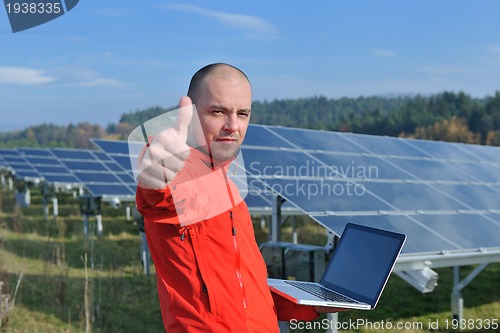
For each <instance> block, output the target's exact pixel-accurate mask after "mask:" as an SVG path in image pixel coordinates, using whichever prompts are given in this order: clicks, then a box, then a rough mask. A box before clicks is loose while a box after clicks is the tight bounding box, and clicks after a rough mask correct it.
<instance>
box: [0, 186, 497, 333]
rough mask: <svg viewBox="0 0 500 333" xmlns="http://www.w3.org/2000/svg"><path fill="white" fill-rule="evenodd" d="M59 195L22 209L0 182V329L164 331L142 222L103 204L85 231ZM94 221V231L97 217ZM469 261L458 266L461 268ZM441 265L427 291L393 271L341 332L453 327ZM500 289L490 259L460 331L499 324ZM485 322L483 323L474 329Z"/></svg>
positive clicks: (303, 233) (313, 236)
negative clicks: (370, 305) (98, 231)
mask: <svg viewBox="0 0 500 333" xmlns="http://www.w3.org/2000/svg"><path fill="white" fill-rule="evenodd" d="M58 198H59V217H57V218H55V217H54V216H52V215H50V214H49V217H48V218H45V217H44V214H43V207H42V198H41V195H40V193H39V191H38V189H36V188H34V189H33V190H32V204H31V206H30V207H28V208H22V209H21V208H19V207H18V206H16V205H15V199H14V193H13V192H10V191H7V190H5V189H1V190H0V280H1V281H2V282H3V285H2V288H1V289H0V290H1V294H2V295H3V297H4V298H3V299H2V302H0V304H2V308H1V309H2V310H4V307H5V306H4V304H5V299H6V297H9V298H10V300H9V308H10V311H9V313H8V314H6V315H3V317H2V318H3V319H2V325H1V326H0V332H7V333H27V332H37V333H45V332H47V333H49V332H50V333H59V332H60V333H70V332H71V333H83V332H86V333H87V332H96V333H97V332H109V333H121V332H123V333H125V332H127V333H128V332H130V333H132V332H133V333H136V332H148V333H149V332H163V326H162V322H161V315H160V311H159V305H158V300H157V294H156V283H155V274H154V268H153V269H152V272H151V275H150V276H149V277H148V276H146V275H145V274H144V273H143V267H142V264H141V260H140V236H139V228H138V224H137V222H135V221H133V220H132V221H127V219H126V216H125V209H124V208H123V207H122V208H120V209H113V208H111V207H110V206H108V205H103V224H104V232H103V235H102V236H101V237H97V236H92V235H93V233H91V236H90V237H89V238H88V239H85V237H84V235H83V217H82V215H81V214H80V208H79V205H78V201H77V199H74V198H73V196H72V194H66V193H58ZM90 222H91V224H90V225H91V231H94V229H95V219H93V218H92V219H91V220H90ZM297 224H298V226H299V228H300V229H299V231H300V232H299V242H302V243H309V244H314V243H316V244H318V245H324V242H325V236H324V231H323V229H322V228H320V227H319V226H317V225H316V224H314V223H313V222H311V221H309V220H307V219H306V218H299V219H298V220H297ZM255 230H256V237H257V240H258V242H259V243H260V242H263V241H265V240H266V239H267V233H266V230H265V229H264V230H262V229H261V228H260V222H259V221H258V220H256V222H255ZM290 231H291V228H290V227H285V228H284V230H283V233H284V237H285V239H284V240H291V236H290ZM472 269H473V267H464V268H463V269H461V274H462V276H465V275H466V274H467V272H469V271H470V270H472ZM437 271H438V273H439V286H438V287H437V288H436V290H435V291H434V292H433V293H429V294H421V293H419V292H418V291H416V290H415V289H413V287H411V286H410V285H408V284H407V283H406V282H404V281H402V280H400V279H399V278H398V277H396V276H392V277H391V279H390V280H389V283H388V286H387V288H386V290H385V292H384V294H383V296H382V298H381V301H380V303H379V305H378V307H377V309H376V310H374V311H370V312H365V311H350V312H346V313H341V314H339V323H340V324H342V325H343V327H344V328H346V329H342V330H341V331H342V332H454V331H456V330H454V329H452V328H453V327H452V322H451V310H450V292H451V288H452V269H451V268H445V269H439V270H437ZM21 274H22V277H21ZM18 281H20V284H19V289H18V290H17V294H16V297H15V304H12V301H13V299H12V295H13V294H14V291H15V289H16V284H17V283H18ZM499 290H500V264H498V263H496V264H490V265H489V266H488V268H487V269H486V270H485V271H483V272H482V273H481V274H480V275H479V276H478V277H476V278H475V279H474V280H473V281H472V282H471V283H470V284H469V285H468V286H467V287H466V288H465V289H464V291H463V297H464V307H465V309H464V317H465V319H467V320H468V321H467V322H466V323H464V324H465V328H466V329H465V330H463V331H466V332H469V331H477V332H494V331H500V330H499V329H497V330H494V329H490V330H485V329H484V326H486V323H487V320H494V319H496V322H497V324H498V320H499V317H500V292H499ZM12 305H13V307H12ZM491 323H493V321H491ZM328 325H329V322H328V321H327V320H326V318H325V317H324V316H322V317H321V318H319V319H318V320H317V321H316V322H310V323H294V325H292V328H293V329H292V330H291V331H292V332H324V331H325V328H326V327H327V326H328ZM398 325H402V327H403V329H402V328H400V327H399V326H398ZM479 325H482V326H483V328H482V329H478V328H479ZM446 326H448V329H446ZM391 328H392V329H391Z"/></svg>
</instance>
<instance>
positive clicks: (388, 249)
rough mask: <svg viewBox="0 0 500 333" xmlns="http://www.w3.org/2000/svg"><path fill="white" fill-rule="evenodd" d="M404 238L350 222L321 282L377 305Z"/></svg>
mask: <svg viewBox="0 0 500 333" xmlns="http://www.w3.org/2000/svg"><path fill="white" fill-rule="evenodd" d="M405 238H406V237H405V236H404V235H402V234H398V233H393V232H389V231H385V230H380V229H374V228H369V227H364V226H361V225H356V224H348V225H347V226H346V229H345V230H344V232H343V234H342V237H341V238H340V242H339V244H338V245H337V247H336V249H335V251H334V253H333V255H332V258H331V259H330V263H329V265H328V267H327V268H326V271H325V273H324V274H323V277H322V278H321V284H323V285H325V286H326V287H328V288H330V289H333V290H335V291H338V292H340V293H342V294H345V295H347V296H349V297H352V298H355V299H358V300H361V301H363V302H366V303H368V304H370V305H372V306H375V305H376V303H377V301H378V299H379V297H380V293H381V290H382V289H383V288H384V286H385V284H386V282H387V279H388V277H389V274H390V272H391V270H392V268H393V266H394V263H395V261H396V259H397V257H398V255H399V252H400V251H401V247H402V245H403V244H404V241H405Z"/></svg>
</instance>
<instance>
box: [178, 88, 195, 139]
mask: <svg viewBox="0 0 500 333" xmlns="http://www.w3.org/2000/svg"><path fill="white" fill-rule="evenodd" d="M191 118H193V102H191V98H189V97H188V96H184V97H182V98H181V100H180V102H179V112H178V114H177V122H176V123H175V126H174V127H175V129H176V130H177V131H178V132H179V135H181V136H182V137H183V138H185V139H186V138H187V130H188V126H189V123H190V122H191Z"/></svg>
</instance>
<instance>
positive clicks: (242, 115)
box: [238, 113, 249, 118]
mask: <svg viewBox="0 0 500 333" xmlns="http://www.w3.org/2000/svg"><path fill="white" fill-rule="evenodd" d="M248 116H249V114H248V113H238V117H240V118H248Z"/></svg>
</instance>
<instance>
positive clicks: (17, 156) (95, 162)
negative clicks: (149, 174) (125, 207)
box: [0, 148, 135, 201]
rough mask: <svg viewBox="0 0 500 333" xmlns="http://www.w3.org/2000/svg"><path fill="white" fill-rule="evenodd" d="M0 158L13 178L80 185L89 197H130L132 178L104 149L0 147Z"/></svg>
mask: <svg viewBox="0 0 500 333" xmlns="http://www.w3.org/2000/svg"><path fill="white" fill-rule="evenodd" d="M0 156H2V160H0V161H1V162H2V163H3V164H4V167H5V168H9V169H10V170H12V171H13V173H14V175H15V177H16V178H18V179H20V180H24V181H27V182H40V181H45V182H47V183H49V184H55V185H58V186H65V185H69V186H80V185H81V186H84V187H85V189H86V190H87V191H88V193H89V194H90V195H91V196H93V197H104V198H105V197H108V196H109V197H118V198H120V199H121V200H129V201H130V200H133V199H134V197H135V182H134V179H133V178H132V177H130V176H129V174H128V172H126V171H124V170H123V169H122V168H121V167H120V166H118V165H117V164H116V163H115V162H114V161H113V160H112V159H110V158H109V157H108V155H107V154H105V153H104V152H99V151H93V150H83V149H64V148H52V149H36V148H19V149H3V150H0Z"/></svg>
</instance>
